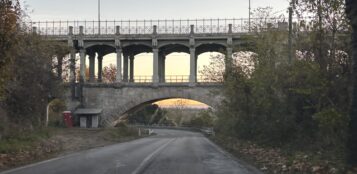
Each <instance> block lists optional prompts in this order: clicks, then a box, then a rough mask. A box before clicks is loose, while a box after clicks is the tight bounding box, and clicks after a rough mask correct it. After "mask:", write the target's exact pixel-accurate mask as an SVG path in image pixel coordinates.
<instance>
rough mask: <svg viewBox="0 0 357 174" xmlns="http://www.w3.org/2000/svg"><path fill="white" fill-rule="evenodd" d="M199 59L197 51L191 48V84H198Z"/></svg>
mask: <svg viewBox="0 0 357 174" xmlns="http://www.w3.org/2000/svg"><path fill="white" fill-rule="evenodd" d="M196 67H197V58H196V49H195V48H190V84H194V83H196V82H197V70H196V69H197V68H196Z"/></svg>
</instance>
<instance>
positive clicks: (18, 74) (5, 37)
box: [0, 0, 63, 129]
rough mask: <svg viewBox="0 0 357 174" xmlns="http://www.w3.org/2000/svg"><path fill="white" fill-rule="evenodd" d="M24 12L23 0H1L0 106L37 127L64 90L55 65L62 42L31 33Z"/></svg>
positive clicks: (12, 120) (13, 118)
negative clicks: (55, 58) (49, 102)
mask: <svg viewBox="0 0 357 174" xmlns="http://www.w3.org/2000/svg"><path fill="white" fill-rule="evenodd" d="M20 12H21V7H20V3H19V1H17V0H0V81H1V83H0V107H2V109H4V110H5V111H6V115H7V117H8V118H7V120H8V122H10V123H11V124H21V125H23V127H24V128H25V129H26V128H27V129H33V128H34V127H40V126H42V125H43V124H42V123H43V121H44V120H45V119H44V118H45V111H46V105H47V103H48V100H49V99H50V98H52V97H54V96H57V97H60V96H61V94H62V93H63V91H61V90H60V89H61V85H60V84H59V81H57V80H56V78H55V76H54V73H53V71H52V68H51V64H52V58H53V57H54V56H55V55H56V50H58V49H60V48H62V46H55V45H56V43H55V42H50V41H46V40H43V39H42V38H41V37H40V36H38V35H36V34H33V33H29V32H28V26H27V25H26V24H25V23H24V22H23V20H24V17H23V16H22V15H23V14H21V13H20ZM57 45H58V44H57ZM54 48H56V49H54ZM7 125H9V124H7Z"/></svg>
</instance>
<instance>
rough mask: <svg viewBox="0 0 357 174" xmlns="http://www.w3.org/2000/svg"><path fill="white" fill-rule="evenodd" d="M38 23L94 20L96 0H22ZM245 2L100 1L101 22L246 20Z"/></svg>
mask: <svg viewBox="0 0 357 174" xmlns="http://www.w3.org/2000/svg"><path fill="white" fill-rule="evenodd" d="M288 1H289V0H251V7H252V9H254V8H257V7H267V6H270V7H273V8H274V9H275V11H282V10H285V9H287V7H288V4H289V2H288ZM23 2H24V3H23V4H26V5H27V6H28V7H29V10H30V11H32V12H31V13H30V16H31V18H32V19H33V20H34V21H38V20H49V21H50V20H73V19H75V20H95V19H97V18H98V10H97V9H98V0H25V1H23ZM248 7H249V0H219V1H217V0H101V18H102V19H103V20H105V19H107V20H114V19H115V20H120V19H131V20H135V19H196V18H247V17H248V14H249V13H248V12H249V11H248Z"/></svg>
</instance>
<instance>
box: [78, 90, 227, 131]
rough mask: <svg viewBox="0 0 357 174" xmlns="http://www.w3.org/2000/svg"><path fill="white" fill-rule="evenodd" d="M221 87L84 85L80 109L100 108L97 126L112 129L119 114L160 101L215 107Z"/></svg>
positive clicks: (219, 97)
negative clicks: (82, 107) (199, 103)
mask: <svg viewBox="0 0 357 174" xmlns="http://www.w3.org/2000/svg"><path fill="white" fill-rule="evenodd" d="M221 88H222V87H221V86H219V85H206V86H188V85H181V86H180V85H175V86H119V87H118V86H85V87H84V89H83V96H84V101H83V102H84V106H85V107H86V108H100V109H103V113H102V116H101V119H100V125H101V126H112V124H113V123H114V122H115V121H116V120H117V119H119V118H120V117H121V116H122V115H124V114H125V113H127V112H128V111H130V110H133V109H135V108H137V107H140V106H141V105H143V104H145V103H152V102H156V101H159V100H162V99H169V98H185V99H191V100H196V101H199V102H202V103H205V104H207V105H209V106H211V107H213V108H214V107H216V106H217V105H219V104H220V103H221V101H222V100H223V97H222V95H221V92H220V91H221Z"/></svg>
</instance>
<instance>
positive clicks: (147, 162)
mask: <svg viewBox="0 0 357 174" xmlns="http://www.w3.org/2000/svg"><path fill="white" fill-rule="evenodd" d="M154 131H155V133H157V135H155V136H151V137H147V138H142V139H138V140H135V141H131V142H125V143H120V144H115V145H110V146H105V147H100V148H95V149H91V150H87V151H82V152H78V153H74V154H71V155H67V156H63V157H59V158H55V159H51V160H47V161H43V162H40V163H36V164H32V165H28V166H25V167H21V168H17V169H13V170H9V171H5V172H3V173H1V174H140V173H143V174H191V173H192V174H216V173H217V174H221V173H222V174H226V173H227V174H234V173H236V174H252V173H260V172H259V171H258V170H257V169H255V168H253V167H251V166H249V165H247V164H245V163H243V162H240V161H238V160H237V159H234V158H233V157H231V156H230V155H229V154H227V153H226V152H224V151H223V150H221V149H220V148H219V147H217V146H216V145H215V144H213V143H212V142H211V141H209V140H208V139H207V138H205V137H204V136H203V135H202V134H200V133H196V132H189V131H181V130H166V129H156V130H154Z"/></svg>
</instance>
